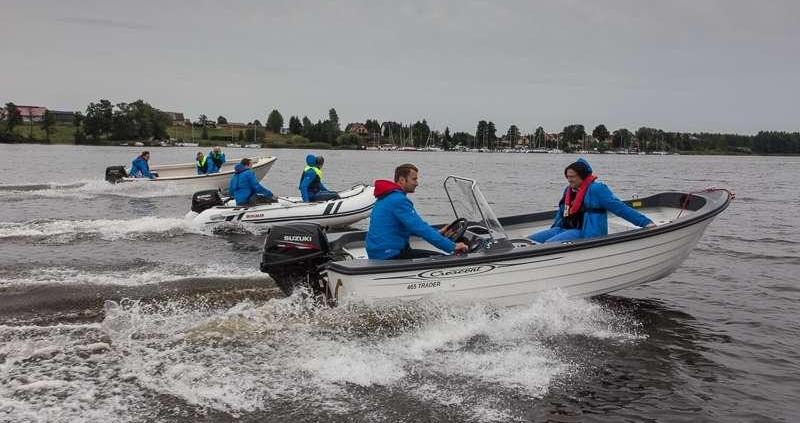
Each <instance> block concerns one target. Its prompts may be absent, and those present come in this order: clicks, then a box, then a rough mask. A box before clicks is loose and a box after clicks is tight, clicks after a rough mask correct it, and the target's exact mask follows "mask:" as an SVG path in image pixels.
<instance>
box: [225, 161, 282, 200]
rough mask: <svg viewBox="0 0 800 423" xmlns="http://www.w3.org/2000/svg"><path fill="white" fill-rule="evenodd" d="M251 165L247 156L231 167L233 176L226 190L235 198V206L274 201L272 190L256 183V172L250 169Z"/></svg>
mask: <svg viewBox="0 0 800 423" xmlns="http://www.w3.org/2000/svg"><path fill="white" fill-rule="evenodd" d="M252 166H253V163H252V161H250V159H248V158H244V159H242V161H241V162H239V163H238V164H237V165H236V166H235V167H234V168H233V169H234V172H233V176H231V181H230V182H229V183H228V192H229V193H230V194H231V195H232V196H233V198H234V200H236V205H237V206H253V205H256V204H266V203H271V202H274V199H273V198H272V191H270V190H269V189H267V188H266V187H264V186H263V185H261V184H260V183H258V180H257V179H256V174H255V172H253V170H252V169H250V168H251V167H252Z"/></svg>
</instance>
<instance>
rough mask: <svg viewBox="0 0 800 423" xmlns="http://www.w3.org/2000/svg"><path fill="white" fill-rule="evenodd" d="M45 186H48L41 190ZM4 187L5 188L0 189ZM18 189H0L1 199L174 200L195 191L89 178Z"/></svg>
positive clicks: (19, 187)
mask: <svg viewBox="0 0 800 423" xmlns="http://www.w3.org/2000/svg"><path fill="white" fill-rule="evenodd" d="M42 185H44V186H46V187H42ZM0 188H2V187H0ZM16 188H18V189H14V188H12V189H0V199H10V200H25V199H32V198H74V199H82V200H88V199H92V198H97V197H99V196H104V195H113V196H119V197H129V198H151V197H174V196H179V195H185V194H191V193H192V192H193V191H194V190H193V188H191V187H185V186H180V185H173V184H161V183H147V182H143V183H120V184H111V183H109V182H107V181H105V180H100V179H86V180H80V181H74V182H71V183H66V184H64V183H50V184H37V185H31V188H34V189H26V188H25V186H18V187H16Z"/></svg>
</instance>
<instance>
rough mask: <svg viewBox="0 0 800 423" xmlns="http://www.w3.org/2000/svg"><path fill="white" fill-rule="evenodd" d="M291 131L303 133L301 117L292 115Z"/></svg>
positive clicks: (292, 132)
mask: <svg viewBox="0 0 800 423" xmlns="http://www.w3.org/2000/svg"><path fill="white" fill-rule="evenodd" d="M289 133H291V134H292V135H300V134H302V133H303V124H302V123H300V118H299V117H297V116H292V117H290V118H289Z"/></svg>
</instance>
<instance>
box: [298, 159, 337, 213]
mask: <svg viewBox="0 0 800 423" xmlns="http://www.w3.org/2000/svg"><path fill="white" fill-rule="evenodd" d="M324 163H325V159H324V158H322V156H319V157H317V156H314V155H313V154H309V155H307V156H306V167H305V168H304V169H303V174H302V175H300V195H301V196H302V197H303V201H306V202H309V201H328V200H333V199H336V198H339V194H337V193H335V192H333V191H329V190H328V188H325V185H323V184H322V165H323V164H324Z"/></svg>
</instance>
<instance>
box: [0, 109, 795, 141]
mask: <svg viewBox="0 0 800 423" xmlns="http://www.w3.org/2000/svg"><path fill="white" fill-rule="evenodd" d="M2 123H3V126H4V128H3V130H2V131H0V137H2V139H0V141H6V142H9V141H10V142H14V141H17V140H18V139H17V138H18V136H17V134H16V133H15V132H14V129H15V128H16V127H18V126H21V125H22V124H23V117H22V115H21V113H20V111H19V109H18V107H17V106H16V105H15V104H14V103H12V102H9V103H6V104H5V113H4V114H3V115H2ZM171 123H172V121H171V118H170V117H169V116H168V115H167V114H166V113H164V112H162V111H160V110H158V109H157V108H154V107H153V106H151V105H150V104H149V103H146V102H145V101H143V100H141V99H139V100H136V101H133V102H131V103H124V102H123V103H117V104H112V103H111V101H109V100H106V99H101V100H99V101H97V102H91V103H89V105H88V106H87V107H86V110H85V112H80V111H79V112H75V113H74V114H73V119H72V124H73V126H74V128H75V132H74V139H75V141H76V142H77V143H99V142H101V140H120V141H127V140H134V139H141V140H149V139H156V140H162V139H167V138H169V135H168V133H167V128H168V127H169V126H170V125H171ZM284 123H285V121H284V118H283V115H282V114H281V113H280V112H279V111H278V110H277V109H273V110H272V111H270V112H269V113H268V114H267V116H266V120H265V123H264V125H262V124H261V122H260V121H259V120H258V119H255V120H254V121H253V122H250V123H248V126H249V127H250V128H248V129H246V130H245V131H240V132H239V134H238V135H239V137H238V138H239V140H251V139H255V140H256V141H259V142H261V141H264V139H265V135H266V132H267V131H269V132H273V133H275V134H280V133H281V132H282V131H284V129H283V128H284ZM226 124H228V120H227V119H226V118H225V117H224V116H218V117H217V119H216V121H213V120H211V119H209V118H208V116H207V115H205V114H201V115H200V116H199V117H198V119H197V120H196V121H194V122H192V125H193V126H195V127H198V128H200V129H201V138H203V139H209V137H208V131H207V130H208V128H209V127H210V126H216V125H226ZM37 125H38V126H39V127H40V128H41V130H42V131H43V132H44V133H45V137H46V139H47V140H48V141H49V139H50V135H51V133H52V131H53V129H54V127H55V119H54V118H53V115H52V113H50V111H45V113H44V115H43V117H42V120H41V122H38V123H37ZM28 126H29V127H30V133H29V135H28V138H29V139H33V125H32V123H31V124H30V125H28ZM364 126H365V127H366V134H365V135H357V134H354V133H349V132H347V131H343V130H342V128H341V124H340V122H339V115H338V113H337V112H336V109H335V108H330V109H329V110H328V116H327V119H325V120H322V119H318V120H317V121H316V122H313V121H312V120H311V119H309V118H308V116H303V117H302V118H300V117H299V116H295V115H292V116H290V117H289V120H288V128H287V129H286V131H288V135H290V136H292V137H293V138H295V139H297V140H300V141H302V142H308V141H310V142H315V143H325V144H328V145H331V146H346V145H364V144H366V143H390V144H394V145H397V146H401V147H402V146H409V147H416V148H421V147H427V146H432V147H439V148H442V149H445V150H450V149H453V148H454V147H456V146H464V147H467V148H487V149H490V150H494V149H498V148H501V147H504V146H505V147H511V148H514V147H517V146H523V147H527V148H558V149H561V150H565V151H574V150H583V149H592V150H598V151H604V150H620V149H621V150H633V151H659V150H660V151H672V152H679V151H680V152H699V153H703V152H715V153H739V154H800V133H799V132H781V131H761V132H759V133H758V134H756V135H739V134H724V133H706V132H700V133H688V132H671V131H664V130H661V129H657V128H650V127H640V128H638V129H636V130H635V131H633V132H632V131H630V130H629V129H627V128H618V129H616V130H614V131H613V132H610V131H609V130H608V128H606V126H605V125H604V124H599V125H597V126H595V128H594V130H593V131H592V132H591V136H589V134H588V133H587V131H586V128H585V127H584V126H583V125H582V124H570V125H567V126H565V127H564V128H563V129H562V130H561V132H559V133H556V134H548V133H546V132H545V130H544V128H543V127H542V126H538V127H537V128H536V129H535V131H534V132H533V133H532V134H522V132H521V131H520V129H519V126H517V125H515V124H512V125H510V126H509V128H508V130H507V131H505V133H504V134H502V133H501V135H498V131H497V128H496V125H495V123H494V122H492V121H491V120H485V119H482V120H480V121H478V123H477V126H476V129H475V132H474V134H473V133H469V132H454V133H451V131H450V128H449V127H447V128H445V130H444V132H440V131H438V130H434V129H433V128H431V127H430V125H429V124H428V122H427V120H426V119H422V120H418V121H416V122H414V123H411V124H403V123H400V122H396V121H392V120H387V121H383V122H381V121H379V120H378V119H367V120H366V121H365V123H364Z"/></svg>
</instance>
